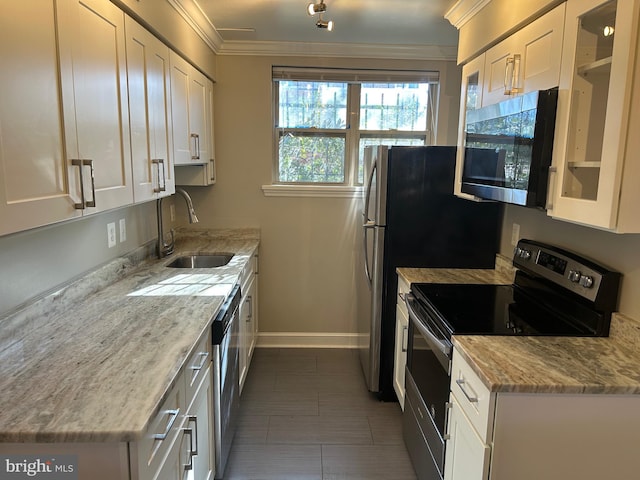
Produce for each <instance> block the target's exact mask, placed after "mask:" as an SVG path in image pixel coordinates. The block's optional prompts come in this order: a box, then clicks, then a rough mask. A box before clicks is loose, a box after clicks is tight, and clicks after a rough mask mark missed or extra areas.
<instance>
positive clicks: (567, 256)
mask: <svg viewBox="0 0 640 480" xmlns="http://www.w3.org/2000/svg"><path fill="white" fill-rule="evenodd" d="M513 265H514V266H515V267H516V268H518V269H520V270H523V271H525V272H527V273H529V274H531V275H534V276H537V277H542V278H544V279H546V280H547V281H550V282H552V283H554V284H557V285H559V286H561V287H564V288H566V289H567V290H570V291H572V292H574V293H576V294H578V295H580V296H581V297H583V298H585V299H587V300H589V301H591V302H593V303H594V304H595V306H596V308H599V309H602V310H608V311H615V310H616V308H617V302H618V289H619V285H620V278H621V275H620V274H619V273H618V272H614V271H611V270H609V269H608V268H606V267H604V266H602V265H599V264H597V263H595V262H593V261H592V260H589V259H587V258H584V257H582V256H580V255H578V254H576V253H573V252H570V251H568V250H563V249H560V248H558V247H554V246H552V245H547V244H544V243H541V242H536V241H533V240H525V239H522V240H520V241H519V242H518V245H517V247H516V248H515V250H514V254H513Z"/></svg>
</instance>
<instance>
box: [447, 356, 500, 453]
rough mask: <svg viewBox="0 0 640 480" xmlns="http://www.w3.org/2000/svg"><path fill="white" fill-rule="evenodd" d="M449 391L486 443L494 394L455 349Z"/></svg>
mask: <svg viewBox="0 0 640 480" xmlns="http://www.w3.org/2000/svg"><path fill="white" fill-rule="evenodd" d="M451 393H452V394H453V395H455V398H456V400H457V402H458V403H459V404H460V408H462V410H463V411H464V413H465V414H466V416H467V418H469V420H470V421H471V424H472V425H473V426H474V428H475V429H476V431H477V432H478V435H480V438H481V439H482V441H483V442H485V443H488V439H489V438H491V435H492V430H493V413H494V409H495V394H492V393H491V392H490V391H489V389H488V388H487V387H486V386H485V385H484V384H483V383H482V381H481V380H480V378H479V377H478V375H476V373H475V372H474V371H473V370H472V369H471V367H470V366H469V365H468V364H467V363H466V362H465V361H464V359H463V358H462V357H461V355H460V354H459V353H458V352H457V351H454V354H453V366H452V368H451Z"/></svg>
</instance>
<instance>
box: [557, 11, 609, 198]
mask: <svg viewBox="0 0 640 480" xmlns="http://www.w3.org/2000/svg"><path fill="white" fill-rule="evenodd" d="M616 7H617V1H611V2H607V3H604V4H603V5H601V6H599V7H598V8H596V9H594V10H591V11H590V12H588V13H586V14H584V15H583V16H581V17H580V18H579V25H578V34H577V44H576V57H575V72H574V76H573V84H572V92H571V111H570V115H571V116H570V124H569V129H570V130H569V141H568V148H567V157H568V162H567V164H566V168H567V171H566V172H565V176H564V185H563V191H562V194H563V196H566V197H573V198H581V199H585V200H597V198H598V181H599V178H600V162H601V158H602V143H603V137H604V126H605V122H606V112H607V102H608V98H609V79H610V77H611V57H612V54H613V42H614V41H615V17H616Z"/></svg>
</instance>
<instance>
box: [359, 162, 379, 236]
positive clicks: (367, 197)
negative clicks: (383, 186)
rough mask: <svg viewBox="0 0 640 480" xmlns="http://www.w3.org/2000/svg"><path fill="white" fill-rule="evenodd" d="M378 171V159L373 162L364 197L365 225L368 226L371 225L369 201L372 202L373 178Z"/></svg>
mask: <svg viewBox="0 0 640 480" xmlns="http://www.w3.org/2000/svg"><path fill="white" fill-rule="evenodd" d="M377 169H378V159H375V160H374V161H373V164H372V165H371V171H370V172H369V179H368V180H367V192H366V193H365V195H364V212H362V214H363V215H364V223H365V225H367V224H368V223H369V220H370V219H369V201H370V200H371V187H372V186H373V176H374V175H375V173H376V170H377Z"/></svg>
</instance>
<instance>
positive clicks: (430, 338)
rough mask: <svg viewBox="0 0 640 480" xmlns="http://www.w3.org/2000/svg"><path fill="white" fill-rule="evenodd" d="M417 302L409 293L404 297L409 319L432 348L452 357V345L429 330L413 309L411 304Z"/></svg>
mask: <svg viewBox="0 0 640 480" xmlns="http://www.w3.org/2000/svg"><path fill="white" fill-rule="evenodd" d="M415 301H416V297H415V296H414V295H413V294H412V293H408V294H407V295H405V297H404V303H405V304H406V306H407V311H408V312H409V318H410V319H411V320H413V324H414V325H415V327H416V328H417V329H418V331H419V332H420V333H421V334H422V336H423V337H424V338H425V339H426V340H427V342H428V343H429V344H430V345H431V347H432V348H435V349H436V350H438V351H439V352H441V353H442V354H443V355H446V356H447V357H450V355H451V348H452V345H451V343H449V342H447V341H446V340H442V339H439V338H438V337H436V336H435V335H434V334H433V332H432V331H431V330H430V329H429V327H428V326H427V325H425V324H424V322H423V321H422V320H420V317H419V316H418V314H417V313H416V312H415V310H414V309H413V308H412V307H411V303H412V302H415Z"/></svg>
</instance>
